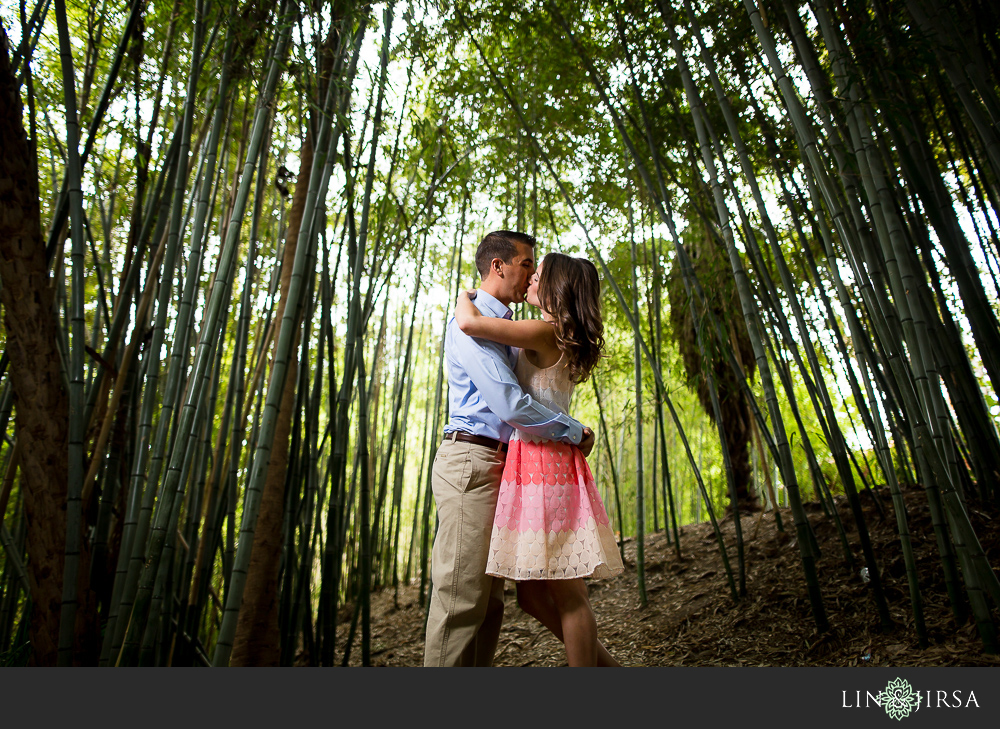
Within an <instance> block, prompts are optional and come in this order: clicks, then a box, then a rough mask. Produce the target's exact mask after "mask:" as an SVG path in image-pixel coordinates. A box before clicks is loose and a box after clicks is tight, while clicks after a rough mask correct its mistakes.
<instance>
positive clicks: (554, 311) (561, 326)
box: [538, 253, 604, 383]
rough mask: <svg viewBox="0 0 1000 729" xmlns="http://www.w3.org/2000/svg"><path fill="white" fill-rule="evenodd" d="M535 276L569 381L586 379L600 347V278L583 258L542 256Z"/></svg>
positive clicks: (595, 362)
mask: <svg viewBox="0 0 1000 729" xmlns="http://www.w3.org/2000/svg"><path fill="white" fill-rule="evenodd" d="M544 263H545V265H543V266H542V273H541V276H539V278H538V303H539V304H541V305H542V308H543V309H545V311H547V312H549V314H551V315H552V317H553V319H555V322H554V325H555V330H556V346H557V347H559V351H561V352H562V353H563V354H564V355H566V359H567V360H568V366H569V376H570V379H571V380H573V382H577V383H579V382H583V381H584V380H586V379H587V378H588V377H589V376H590V373H591V372H592V371H593V369H594V367H596V366H597V363H598V361H599V360H600V359H601V351H602V350H603V349H604V319H603V318H602V316H601V281H600V279H599V278H598V277H597V267H596V266H594V264H593V263H591V262H590V261H588V260H587V259H586V258H573V257H572V256H567V255H565V254H563V253H549V254H547V255H546V256H545V262H544Z"/></svg>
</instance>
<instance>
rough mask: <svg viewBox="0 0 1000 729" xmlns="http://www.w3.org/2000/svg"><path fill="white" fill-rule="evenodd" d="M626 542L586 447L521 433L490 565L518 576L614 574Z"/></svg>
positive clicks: (513, 445) (504, 485) (500, 504)
mask: <svg viewBox="0 0 1000 729" xmlns="http://www.w3.org/2000/svg"><path fill="white" fill-rule="evenodd" d="M623 569H624V568H623V566H622V560H621V556H620V555H619V553H618V544H617V542H616V541H615V535H614V533H613V532H612V531H611V526H610V524H609V522H608V514H607V512H606V511H605V510H604V504H603V502H602V501H601V496H600V494H599V493H598V492H597V485H596V484H595V483H594V477H593V475H592V474H591V472H590V467H589V466H588V465H587V459H585V458H584V457H583V453H581V452H580V449H579V448H577V447H576V446H573V445H568V444H566V443H557V442H555V441H544V442H541V443H533V442H529V441H523V440H519V439H518V438H517V437H515V438H514V439H513V440H511V442H510V447H509V449H508V452H507V463H506V465H505V467H504V472H503V478H502V480H501V482H500V496H499V499H498V500H497V510H496V516H495V518H494V520H493V534H492V537H491V540H490V557H489V561H488V562H487V565H486V573H487V574H489V575H494V576H496V577H506V578H507V579H510V580H565V579H573V578H577V577H595V578H604V577H613V576H614V575H617V574H619V573H620V572H622V570H623Z"/></svg>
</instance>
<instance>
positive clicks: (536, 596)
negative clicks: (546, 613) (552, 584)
mask: <svg viewBox="0 0 1000 729" xmlns="http://www.w3.org/2000/svg"><path fill="white" fill-rule="evenodd" d="M547 597H548V596H547V595H546V594H545V591H544V589H543V586H542V585H540V584H538V583H535V582H518V583H517V604H518V606H520V608H521V609H522V610H523V611H524V612H526V613H528V615H531V616H532V617H538V614H539V613H540V612H541V611H542V610H543V609H544V606H545V602H546V600H547Z"/></svg>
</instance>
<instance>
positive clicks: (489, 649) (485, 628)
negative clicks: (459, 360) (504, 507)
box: [424, 440, 506, 666]
mask: <svg viewBox="0 0 1000 729" xmlns="http://www.w3.org/2000/svg"><path fill="white" fill-rule="evenodd" d="M505 458H506V454H505V453H503V452H499V453H498V452H496V451H494V450H492V449H491V448H488V447H485V446H480V445H473V444H471V443H462V442H459V441H452V440H446V441H445V442H444V443H442V444H441V446H440V447H439V448H438V452H437V456H435V458H434V470H433V479H432V482H431V488H432V489H433V491H434V500H435V502H437V513H438V530H437V535H436V536H435V537H434V550H433V552H432V556H431V580H432V583H433V584H432V587H431V604H430V612H429V614H428V617H427V638H426V641H425V643H424V665H425V666H491V665H493V655H494V653H496V649H497V641H498V640H499V638H500V624H501V623H502V622H503V584H504V581H503V580H502V579H499V578H495V577H490V576H488V575H487V574H486V561H487V559H488V558H489V548H490V534H491V533H492V531H493V517H494V514H495V512H496V506H497V495H498V494H499V491H500V477H501V476H502V475H503V466H504V460H505Z"/></svg>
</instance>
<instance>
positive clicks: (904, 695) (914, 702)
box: [878, 678, 922, 721]
mask: <svg viewBox="0 0 1000 729" xmlns="http://www.w3.org/2000/svg"><path fill="white" fill-rule="evenodd" d="M878 698H879V701H880V702H881V704H882V708H884V709H885V713H886V714H888V715H889V716H890V717H891V718H893V719H895V720H896V721H899V720H900V719H902V718H903V717H904V716H909V715H910V713H911V712H913V711H915V710H916V709H917V708H918V707H919V706H920V699H921V698H922V697H921V696H920V694H918V693H914V691H913V687H911V686H910V683H909V681H906V680H904V679H902V678H897V679H895V680H894V681H890V682H889V683H888V684H886V687H885V690H884V691H882V693H880V694H879V695H878Z"/></svg>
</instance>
